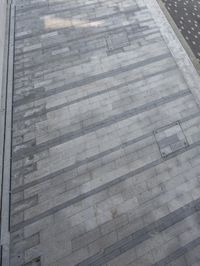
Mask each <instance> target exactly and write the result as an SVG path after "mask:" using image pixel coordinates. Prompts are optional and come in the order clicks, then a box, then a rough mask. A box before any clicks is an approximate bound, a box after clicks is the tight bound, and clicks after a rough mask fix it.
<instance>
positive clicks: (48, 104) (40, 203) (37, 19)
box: [10, 0, 200, 266]
mask: <svg viewBox="0 0 200 266" xmlns="http://www.w3.org/2000/svg"><path fill="white" fill-rule="evenodd" d="M156 12H157V13H156ZM160 12H161V11H160V9H159V6H158V5H157V4H156V2H155V1H154V0H152V1H151V3H150V2H149V1H146V0H145V1H142V0H124V1H119V0H109V1H108V0H107V1H105V0H101V1H95V0H90V1H89V0H88V1H85V0H84V1H83V0H77V1H74V0H73V1H67V2H65V1H56V0H51V1H47V0H37V1H23V0H18V1H16V20H15V58H14V92H13V93H14V98H13V138H12V174H11V192H12V194H11V217H10V222H11V227H10V230H11V242H10V265H11V266H21V265H26V266H30V265H34V266H35V265H37V266H38V265H42V266H43V265H44V266H75V265H80V266H83V265H92V266H93V265H106V266H108V265H109V266H111V265H113V266H118V265H121V266H125V265H129V266H131V265H132V266H151V265H156V266H158V265H159V266H161V265H170V266H175V265H181V266H184V265H187V266H197V265H199V264H200V256H199V254H200V252H199V251H200V218H199V217H200V216H199V215H200V166H199V162H200V107H199V99H200V98H199V77H198V75H197V73H196V72H195V70H194V68H193V66H192V64H191V62H190V60H189V59H188V57H187V55H186V53H185V52H184V50H182V47H181V45H180V43H179V42H178V40H177V38H176V36H175V35H174V34H173V32H172V31H171V28H170V26H169V24H166V23H167V22H166V20H165V18H164V17H163V15H162V14H161V13H160ZM176 51H178V52H176Z"/></svg>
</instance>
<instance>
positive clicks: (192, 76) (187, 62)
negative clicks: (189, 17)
mask: <svg viewBox="0 0 200 266" xmlns="http://www.w3.org/2000/svg"><path fill="white" fill-rule="evenodd" d="M143 1H144V3H145V4H146V5H147V6H148V8H149V10H150V12H151V14H152V17H153V18H154V20H155V21H156V23H157V25H159V28H160V32H161V34H162V36H163V39H164V40H165V42H166V43H167V46H168V48H169V50H170V52H171V53H172V55H173V57H174V60H175V62H176V64H177V66H178V67H179V69H180V71H181V73H182V75H183V78H184V79H185V81H186V83H187V85H188V87H189V89H190V90H191V92H192V94H193V95H194V97H195V100H196V102H197V104H198V105H200V76H199V74H198V72H197V69H196V68H195V67H194V64H193V63H194V62H192V61H191V59H190V57H189V55H188V54H187V52H186V50H185V49H184V47H183V45H182V43H181V41H180V40H179V39H178V37H177V35H176V33H175V32H176V30H175V32H174V29H173V27H172V26H171V25H170V22H169V21H168V19H167V18H166V16H167V15H166V16H165V14H164V13H165V12H164V11H163V9H162V8H161V6H160V5H159V3H158V2H160V0H151V1H149V0H143ZM171 20H172V19H171ZM174 26H176V25H175V23H174Z"/></svg>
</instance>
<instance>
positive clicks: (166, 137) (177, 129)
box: [154, 122, 188, 158]
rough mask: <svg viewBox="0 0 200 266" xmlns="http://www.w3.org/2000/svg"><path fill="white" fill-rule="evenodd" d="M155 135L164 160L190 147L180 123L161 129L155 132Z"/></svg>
mask: <svg viewBox="0 0 200 266" xmlns="http://www.w3.org/2000/svg"><path fill="white" fill-rule="evenodd" d="M154 134H155V138H156V141H157V143H158V147H159V149H160V153H161V156H162V157H164V158H165V157H167V156H169V155H171V154H172V153H174V152H176V151H178V150H181V149H183V148H185V147H187V146H188V141H187V139H186V137H185V135H184V133H183V130H182V128H181V125H180V123H179V122H175V123H173V124H171V125H168V126H165V127H162V128H159V129H157V130H155V131H154Z"/></svg>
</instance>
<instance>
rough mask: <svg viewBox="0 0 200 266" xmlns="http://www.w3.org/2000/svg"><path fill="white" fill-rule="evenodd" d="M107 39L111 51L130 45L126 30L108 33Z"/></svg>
mask: <svg viewBox="0 0 200 266" xmlns="http://www.w3.org/2000/svg"><path fill="white" fill-rule="evenodd" d="M106 41H107V45H108V50H109V51H113V50H116V49H120V48H123V47H124V46H127V45H129V40H128V36H127V33H126V32H125V31H124V32H120V33H113V34H110V35H108V36H107V37H106Z"/></svg>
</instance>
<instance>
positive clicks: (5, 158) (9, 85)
mask: <svg viewBox="0 0 200 266" xmlns="http://www.w3.org/2000/svg"><path fill="white" fill-rule="evenodd" d="M8 10H9V15H8V19H7V29H8V30H7V32H8V33H7V36H8V38H7V43H6V45H7V46H8V53H7V62H6V70H5V71H6V75H5V76H6V78H5V79H6V80H5V83H4V84H5V86H4V94H3V102H2V103H3V105H2V106H3V108H2V113H1V120H0V123H1V124H0V126H1V128H2V132H3V134H2V135H1V148H2V149H1V150H0V155H1V160H2V161H1V162H2V163H1V165H0V167H1V172H2V182H1V198H2V202H1V265H2V266H9V264H10V263H9V260H10V258H9V242H10V233H9V230H10V228H9V227H10V225H9V224H10V173H11V148H12V100H13V58H14V32H15V6H14V5H13V4H10V5H9V7H8Z"/></svg>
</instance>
